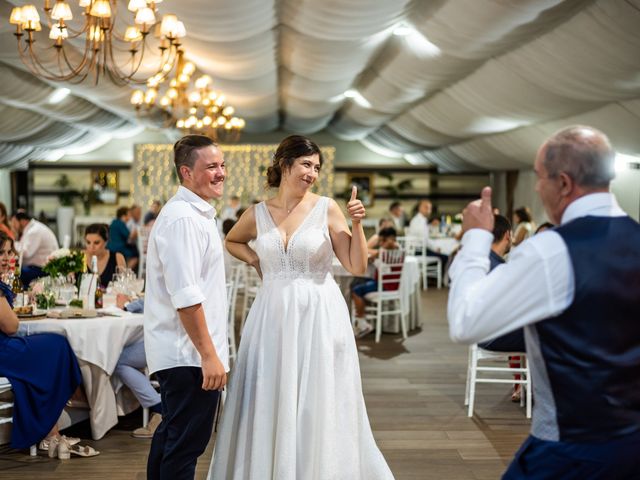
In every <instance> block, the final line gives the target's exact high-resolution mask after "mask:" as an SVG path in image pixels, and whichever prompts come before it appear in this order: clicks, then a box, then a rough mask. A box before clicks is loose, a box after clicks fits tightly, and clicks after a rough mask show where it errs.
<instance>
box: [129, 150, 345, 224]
mask: <svg viewBox="0 0 640 480" xmlns="http://www.w3.org/2000/svg"><path fill="white" fill-rule="evenodd" d="M220 148H221V149H222V152H223V153H224V161H225V166H226V171H227V179H226V181H225V187H224V196H223V198H222V199H221V200H219V201H218V202H216V203H215V206H216V208H218V211H219V210H220V207H221V206H222V205H224V204H225V203H226V201H227V199H228V198H230V197H231V196H233V195H237V196H239V197H240V199H241V203H242V205H244V206H247V205H250V204H251V203H252V202H253V201H256V200H257V201H262V200H265V199H266V198H267V197H269V195H270V193H271V194H273V193H272V192H270V191H268V190H267V189H266V179H267V177H266V172H267V167H269V165H270V164H271V161H272V159H273V155H274V153H275V151H276V148H278V146H277V145H251V144H247V145H221V146H220ZM320 150H321V151H322V156H323V159H324V162H323V164H322V171H321V172H320V176H319V177H318V180H317V182H316V185H315V187H314V192H315V193H317V194H319V195H326V196H331V195H332V192H333V181H334V173H333V162H334V158H335V152H336V149H335V147H320ZM132 178H133V186H132V194H133V202H134V203H136V204H138V205H141V206H142V208H143V209H145V208H146V207H147V206H148V205H150V204H151V202H152V201H153V200H156V199H157V200H160V201H161V202H162V203H164V202H166V201H167V200H168V199H169V198H171V197H172V196H173V195H174V194H175V192H176V189H177V188H178V185H179V184H180V182H179V181H178V176H177V174H176V170H175V167H174V163H173V145H171V144H141V145H136V147H135V154H134V159H133V165H132Z"/></svg>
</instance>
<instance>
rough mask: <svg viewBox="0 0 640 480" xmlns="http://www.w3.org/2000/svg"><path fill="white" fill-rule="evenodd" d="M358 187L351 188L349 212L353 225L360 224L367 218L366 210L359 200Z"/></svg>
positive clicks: (348, 204)
mask: <svg viewBox="0 0 640 480" xmlns="http://www.w3.org/2000/svg"><path fill="white" fill-rule="evenodd" d="M357 197H358V187H357V186H355V185H354V186H353V187H351V198H350V199H349V202H348V203H347V212H348V213H349V216H350V217H351V222H352V223H360V221H361V220H362V219H363V218H364V217H365V215H366V211H365V209H364V205H363V204H362V202H361V201H360V200H358V198H357Z"/></svg>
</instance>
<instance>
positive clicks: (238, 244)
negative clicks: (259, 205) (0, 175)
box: [224, 206, 262, 277]
mask: <svg viewBox="0 0 640 480" xmlns="http://www.w3.org/2000/svg"><path fill="white" fill-rule="evenodd" d="M257 235H258V233H257V231H256V214H255V207H253V206H251V207H249V208H248V209H247V210H245V212H244V213H243V214H242V216H241V217H240V219H239V220H238V221H237V222H236V224H235V225H234V226H233V228H232V229H231V231H230V232H229V233H228V234H227V236H226V238H225V239H224V246H225V247H226V248H227V251H228V252H229V253H230V254H231V255H233V256H234V257H236V258H237V259H239V260H242V261H243V262H246V263H248V264H249V265H251V266H252V267H254V268H255V269H256V271H257V272H258V274H259V275H260V277H262V272H261V271H260V259H259V258H258V254H257V253H256V252H255V251H254V250H253V249H252V248H251V247H250V246H249V245H248V243H249V242H250V241H251V240H254V239H255V238H256V236H257Z"/></svg>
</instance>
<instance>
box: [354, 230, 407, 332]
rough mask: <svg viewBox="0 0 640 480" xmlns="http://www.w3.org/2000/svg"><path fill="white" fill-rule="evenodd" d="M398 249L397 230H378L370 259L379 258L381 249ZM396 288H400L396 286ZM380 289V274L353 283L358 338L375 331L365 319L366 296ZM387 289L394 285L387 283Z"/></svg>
mask: <svg viewBox="0 0 640 480" xmlns="http://www.w3.org/2000/svg"><path fill="white" fill-rule="evenodd" d="M382 249H384V250H396V249H398V243H397V242H396V230H395V229H394V228H393V227H388V228H384V229H382V230H380V232H378V245H376V248H374V249H371V248H370V249H369V261H372V260H374V259H376V258H378V256H379V254H380V250H382ZM396 288H398V287H397V286H396ZM376 290H378V274H377V272H376V273H374V276H373V278H368V279H364V278H363V279H362V281H360V282H355V281H354V283H352V284H351V299H352V300H353V304H354V306H355V310H356V312H355V314H356V316H355V319H354V330H355V335H356V338H362V337H364V336H366V335H368V334H369V333H371V332H372V331H373V325H371V324H370V323H369V322H367V320H366V319H365V309H366V306H367V302H366V300H365V299H364V296H365V295H366V294H367V293H370V292H375V291H376ZM385 290H393V285H391V284H390V285H385Z"/></svg>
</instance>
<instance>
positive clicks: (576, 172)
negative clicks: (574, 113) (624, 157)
mask: <svg viewBox="0 0 640 480" xmlns="http://www.w3.org/2000/svg"><path fill="white" fill-rule="evenodd" d="M615 157H616V153H615V151H614V150H613V148H612V147H611V143H610V142H609V139H608V138H607V136H606V135H605V134H604V133H602V132H601V131H599V130H596V129H595V128H592V127H587V126H583V125H576V126H572V127H568V128H564V129H562V130H560V131H559V132H557V133H556V134H555V135H553V136H552V137H551V138H550V139H549V140H548V141H547V143H546V144H545V152H544V167H545V169H546V170H547V172H548V174H549V177H551V178H553V177H557V176H558V175H559V174H560V173H561V172H564V173H566V174H567V175H569V176H570V177H571V178H572V179H573V180H574V181H575V182H576V184H578V185H580V186H583V187H590V188H607V187H608V186H609V183H610V182H611V180H613V178H614V177H615Z"/></svg>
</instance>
